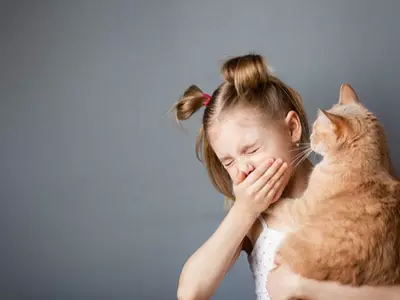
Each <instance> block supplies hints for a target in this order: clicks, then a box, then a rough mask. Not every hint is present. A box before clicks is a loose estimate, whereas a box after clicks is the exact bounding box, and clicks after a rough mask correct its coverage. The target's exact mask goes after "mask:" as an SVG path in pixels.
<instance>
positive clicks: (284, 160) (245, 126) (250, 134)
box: [174, 55, 391, 300]
mask: <svg viewBox="0 0 400 300" xmlns="http://www.w3.org/2000/svg"><path fill="white" fill-rule="evenodd" d="M222 73H223V75H224V82H223V83H222V84H221V85H220V86H219V87H218V88H217V89H216V90H215V91H214V93H213V94H212V96H209V95H207V94H205V93H203V92H202V91H201V90H200V89H199V88H198V87H196V86H191V87H189V88H188V89H187V90H186V91H185V93H184V95H183V96H182V98H181V99H180V100H179V101H178V102H177V104H176V105H175V107H174V108H175V113H176V118H177V120H178V121H180V120H186V119H188V118H189V117H190V116H191V115H192V114H193V113H194V112H196V111H197V110H198V109H200V108H201V107H204V106H205V110H204V115H203V125H202V127H201V129H200V133H199V136H198V140H197V145H196V151H197V155H198V158H202V159H203V160H204V164H205V166H206V168H207V170H208V174H209V176H210V179H211V181H212V183H213V184H214V186H215V187H216V188H217V190H219V191H220V192H221V193H223V194H224V195H225V196H226V198H228V199H232V200H234V204H233V205H232V208H231V209H230V210H229V212H228V214H227V215H226V217H225V219H224V220H223V221H222V223H221V224H220V226H219V227H218V229H217V230H216V231H215V233H214V234H213V235H212V236H211V237H210V238H209V239H208V240H207V241H206V242H205V243H204V245H203V246H201V247H200V248H199V249H198V250H197V251H196V252H195V253H194V254H193V255H192V256H191V257H190V258H189V259H188V261H187V262H186V263H185V265H184V267H183V270H182V273H181V276H180V279H179V286H178V298H179V299H184V300H187V299H208V298H210V297H211V296H212V295H213V294H214V292H215V290H216V289H217V287H218V286H219V284H220V283H221V281H222V279H223V277H224V275H225V274H226V273H227V272H228V271H229V269H230V268H231V267H232V265H233V264H234V263H235V261H236V260H237V258H238V257H239V254H240V251H241V250H243V251H245V252H247V254H248V260H249V264H250V269H251V271H252V274H253V278H254V280H255V292H256V295H257V299H259V300H261V299H270V296H269V295H268V292H267V286H266V283H267V275H268V273H269V271H271V270H272V269H273V260H274V256H275V250H276V248H277V247H278V245H279V243H280V241H281V239H282V238H283V236H284V233H283V232H284V230H285V224H282V223H280V222H279V220H276V219H273V218H272V217H270V216H268V215H267V214H265V211H266V210H267V208H268V207H269V206H270V205H273V203H274V202H275V201H277V200H278V199H279V198H281V197H282V198H294V197H297V196H300V195H301V194H302V193H303V191H304V189H305V187H306V184H307V178H308V175H309V174H310V172H311V170H312V164H311V162H310V161H309V160H304V159H303V157H302V150H303V149H304V148H305V147H304V145H307V143H308V137H309V130H308V121H307V118H306V115H305V112H304V109H303V105H302V101H301V98H300V96H299V94H298V93H297V92H296V91H295V90H293V89H292V88H290V87H289V86H287V85H286V84H285V83H283V82H282V81H281V80H279V79H278V78H277V77H275V76H273V75H271V74H269V73H268V70H267V67H266V64H265V63H264V60H263V58H262V57H261V56H259V55H246V56H241V57H236V58H233V59H230V60H228V61H227V62H226V63H225V64H224V65H223V67H222ZM278 270H279V271H280V273H282V270H283V271H285V270H284V269H283V268H280V269H278ZM278 270H276V271H274V273H273V274H272V275H273V276H274V275H275V274H276V276H275V277H276V278H279V274H278ZM292 278H296V280H293V281H291V282H290V283H288V286H293V288H292V289H288V290H290V291H293V293H292V295H297V293H298V291H299V290H303V289H298V288H297V284H295V283H298V282H300V280H297V277H296V276H295V275H293V276H292ZM274 281H275V282H276V281H277V279H274V278H273V277H272V279H271V282H272V283H273V282H274ZM272 289H273V293H274V295H275V294H276V295H277V296H276V297H275V296H274V300H275V298H276V299H279V297H280V295H283V294H282V290H281V289H280V287H279V286H277V288H276V289H275V288H272ZM341 289H344V288H339V287H335V288H334V289H333V290H335V292H337V291H339V292H340V293H341V296H342V298H343V300H345V299H346V293H348V292H347V290H343V293H342V291H341ZM304 290H306V291H310V292H309V295H306V296H307V297H308V298H313V296H314V294H313V293H314V291H315V290H316V289H304ZM352 291H353V290H352ZM385 291H386V290H385ZM383 292H384V291H382V293H383ZM390 292H391V291H388V293H390ZM292 295H289V294H287V298H281V299H289V296H292ZM318 295H319V294H318V293H317V294H315V296H316V297H318ZM302 296H304V295H302ZM325 296H326V295H325V294H324V299H326V298H325ZM284 297H286V296H284ZM316 297H315V298H314V299H317V298H316ZM388 297H389V296H388ZM320 299H321V298H320ZM349 299H353V298H349ZM364 299H366V298H364ZM386 299H388V298H386Z"/></svg>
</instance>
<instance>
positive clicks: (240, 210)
mask: <svg viewBox="0 0 400 300" xmlns="http://www.w3.org/2000/svg"><path fill="white" fill-rule="evenodd" d="M231 210H232V211H233V213H235V214H237V215H238V217H239V218H240V219H241V221H242V222H246V221H247V222H249V223H250V224H251V225H252V224H253V223H254V221H255V220H256V219H257V218H258V216H259V215H260V213H258V212H255V211H254V210H252V209H250V208H249V207H247V206H246V205H244V204H243V203H241V202H239V201H238V202H235V204H234V205H233V207H232V209H231Z"/></svg>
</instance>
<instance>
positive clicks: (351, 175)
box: [270, 84, 400, 286]
mask: <svg viewBox="0 0 400 300" xmlns="http://www.w3.org/2000/svg"><path fill="white" fill-rule="evenodd" d="M310 146H311V149H312V150H313V151H314V152H316V153H318V154H320V155H322V157H323V158H322V160H321V162H320V163H318V164H317V165H316V166H315V168H314V170H313V171H312V173H311V175H310V178H309V182H308V186H307V188H306V190H305V192H304V194H303V196H301V197H300V198H299V199H287V201H286V200H285V201H282V202H280V203H281V204H278V203H277V207H276V208H275V209H272V210H271V212H270V213H272V214H274V212H278V213H277V214H280V215H279V216H277V215H276V216H275V217H279V218H286V221H288V222H290V227H291V229H290V231H289V232H288V234H287V235H286V237H285V238H284V240H283V241H282V243H281V245H280V247H279V248H278V255H279V256H280V260H281V261H283V263H286V264H288V266H289V267H290V268H291V269H292V271H294V272H295V273H297V274H299V275H301V276H303V277H306V278H310V279H315V280H319V281H323V280H328V281H336V282H339V283H341V284H349V285H353V286H360V285H390V284H400V184H399V182H398V181H397V180H396V179H395V177H394V176H393V175H392V174H394V170H393V167H392V163H391V161H390V157H389V151H388V146H387V141H386V137H385V132H384V129H383V126H382V125H381V124H380V123H379V121H378V120H377V118H376V116H375V115H374V114H373V113H372V112H370V111H369V110H368V109H367V108H366V107H364V106H363V105H362V104H361V103H360V101H359V98H358V96H357V94H356V92H355V91H354V90H353V88H352V87H351V86H350V85H348V84H343V85H342V86H341V88H340V96H339V103H338V104H335V105H334V106H333V107H332V108H331V109H329V110H328V111H324V110H319V112H318V118H317V120H316V121H315V122H314V124H313V130H312V134H311V136H310ZM279 206H280V207H279ZM277 208H279V209H277Z"/></svg>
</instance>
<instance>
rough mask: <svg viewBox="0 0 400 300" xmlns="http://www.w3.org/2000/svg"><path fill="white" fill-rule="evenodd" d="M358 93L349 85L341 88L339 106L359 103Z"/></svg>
mask: <svg viewBox="0 0 400 300" xmlns="http://www.w3.org/2000/svg"><path fill="white" fill-rule="evenodd" d="M359 102H360V100H359V99H358V96H357V93H356V91H355V90H354V89H353V88H352V87H351V86H350V85H349V84H347V83H344V84H342V85H341V86H340V93H339V104H341V105H342V104H350V103H359Z"/></svg>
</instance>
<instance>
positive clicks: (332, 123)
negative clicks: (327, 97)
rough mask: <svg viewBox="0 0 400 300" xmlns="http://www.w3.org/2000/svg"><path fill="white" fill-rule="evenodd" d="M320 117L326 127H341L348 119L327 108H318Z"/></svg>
mask: <svg viewBox="0 0 400 300" xmlns="http://www.w3.org/2000/svg"><path fill="white" fill-rule="evenodd" d="M318 119H319V120H320V122H321V123H320V124H321V125H324V126H326V128H331V129H334V130H336V129H339V128H341V127H343V125H345V122H346V120H345V119H344V118H343V117H341V116H338V115H335V114H332V113H329V112H327V111H326V110H322V109H319V110H318Z"/></svg>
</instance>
